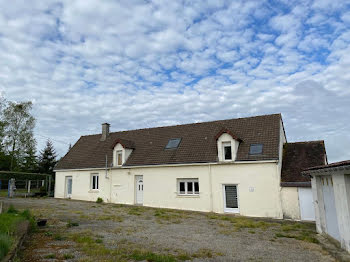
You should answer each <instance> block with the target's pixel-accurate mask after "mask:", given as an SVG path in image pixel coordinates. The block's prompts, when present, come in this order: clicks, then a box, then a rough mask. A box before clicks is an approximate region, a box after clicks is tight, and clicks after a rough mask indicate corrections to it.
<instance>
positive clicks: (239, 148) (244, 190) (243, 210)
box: [55, 114, 309, 218]
mask: <svg viewBox="0 0 350 262" xmlns="http://www.w3.org/2000/svg"><path fill="white" fill-rule="evenodd" d="M285 144H286V135H285V131H284V127H283V121H282V117H281V115H280V114H273V115H263V116H256V117H248V118H238V119H229V120H220V121H212V122H203V123H194V124H185V125H176V126H166V127H156V128H146V129H138V130H130V131H122V132H113V133H110V132H109V124H107V123H105V124H102V134H97V135H89V136H82V137H81V138H80V139H79V140H78V141H77V142H76V144H75V145H74V146H73V147H72V148H71V150H70V151H69V152H68V153H67V155H66V156H64V157H63V158H62V160H61V161H59V163H58V164H57V166H56V168H55V172H56V183H55V197H56V198H72V199H80V200H88V201H96V199H97V198H98V197H101V198H102V199H103V200H104V201H105V202H112V203H121V204H136V205H145V206H150V207H162V208H174V209H187V210H196V211H205V212H217V213H224V212H228V213H238V214H241V215H244V216H255V217H271V218H283V217H284V214H283V206H286V205H284V203H282V202H283V200H285V198H286V197H284V198H282V194H283V191H282V187H281V171H282V162H283V146H284V145H285ZM291 160H293V159H291ZM293 161H294V160H293ZM291 165H292V164H291ZM306 167H309V166H306ZM300 175H301V174H300ZM295 177H297V176H295ZM297 179H299V178H297ZM289 182H299V180H296V181H289ZM288 201H289V203H288V204H289V205H290V206H297V202H298V195H297V194H290V196H289V198H288ZM299 216H300V215H299Z"/></svg>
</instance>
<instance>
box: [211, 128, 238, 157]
mask: <svg viewBox="0 0 350 262" xmlns="http://www.w3.org/2000/svg"><path fill="white" fill-rule="evenodd" d="M215 139H216V143H217V149H218V160H219V162H224V161H227V162H233V161H236V157H237V152H238V147H239V143H240V142H242V140H241V139H240V138H238V137H237V136H235V135H234V134H233V133H232V132H231V131H230V130H228V129H227V128H223V129H222V130H221V131H220V132H219V133H218V134H217V135H216V136H215Z"/></svg>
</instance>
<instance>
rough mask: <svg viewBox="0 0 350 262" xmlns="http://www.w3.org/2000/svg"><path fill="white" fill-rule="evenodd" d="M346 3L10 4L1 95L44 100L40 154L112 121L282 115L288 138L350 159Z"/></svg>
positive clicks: (39, 109) (3, 18)
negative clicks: (319, 142)
mask: <svg viewBox="0 0 350 262" xmlns="http://www.w3.org/2000/svg"><path fill="white" fill-rule="evenodd" d="M342 2H343V1H334V0H332V1H314V2H312V3H311V2H310V1H304V2H303V3H290V2H289V1H285V2H284V3H283V2H281V3H280V5H272V4H271V3H268V2H267V1H234V2H232V1H210V2H209V3H207V2H205V1H199V0H198V1H193V2H191V3H190V2H186V3H181V2H179V1H170V2H169V1H168V2H164V1H148V2H141V1H135V2H133V1H120V2H113V1H102V2H101V1H94V0H89V1H86V0H81V1H57V2H50V3H48V2H45V1H33V2H31V5H30V6H29V5H28V4H27V2H25V1H22V2H18V1H16V4H11V5H9V4H8V3H7V2H5V1H0V5H1V7H2V9H1V12H0V28H1V29H0V68H1V69H0V92H1V93H4V95H5V96H6V97H7V98H8V99H11V100H32V101H35V103H34V114H35V116H36V118H37V120H38V121H37V123H38V124H37V128H36V133H37V139H38V141H39V147H42V146H43V144H44V142H45V137H51V138H52V139H54V142H55V141H56V142H55V145H56V147H57V149H58V151H59V153H60V155H63V154H64V153H65V152H66V150H67V148H68V144H69V143H74V142H75V141H76V140H77V138H78V137H79V136H80V135H84V134H91V133H98V132H100V126H99V124H100V123H102V122H104V121H109V122H111V124H112V130H126V129H132V128H142V127H151V126H159V125H169V124H178V123H186V122H194V121H205V120H214V119H223V118H233V117H242V116H247V115H254V114H265V113H275V112H282V113H283V116H284V123H285V125H286V132H287V135H288V138H289V140H290V141H292V140H310V139H326V145H327V150H328V154H329V159H330V160H341V159H346V158H348V159H349V158H350V153H349V152H345V151H342V150H338V148H339V147H340V146H341V145H342V144H344V143H348V144H349V143H350V137H349V134H348V132H347V130H348V129H349V128H350V126H349V124H348V121H347V120H346V119H345V116H344V112H347V111H349V103H348V100H349V97H350V93H349V91H348V90H349V88H348V83H349V80H350V79H349V77H348V75H349V74H348V73H347V69H348V68H349V66H350V65H349V60H350V55H349V54H350V50H349V48H348V46H349V42H350V41H349V39H350V37H349V36H350V30H349V27H348V23H349V19H348V18H349V10H348V8H347V7H345V6H344V5H342ZM333 13H336V15H333ZM329 126H332V128H331V129H330V128H329ZM337 130H338V131H337ZM62 142H63V143H62Z"/></svg>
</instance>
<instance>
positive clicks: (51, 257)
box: [45, 254, 56, 259]
mask: <svg viewBox="0 0 350 262" xmlns="http://www.w3.org/2000/svg"><path fill="white" fill-rule="evenodd" d="M45 258H48V259H54V258H56V255H55V254H48V255H46V256H45Z"/></svg>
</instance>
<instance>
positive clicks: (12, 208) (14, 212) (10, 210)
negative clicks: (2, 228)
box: [7, 205, 18, 214]
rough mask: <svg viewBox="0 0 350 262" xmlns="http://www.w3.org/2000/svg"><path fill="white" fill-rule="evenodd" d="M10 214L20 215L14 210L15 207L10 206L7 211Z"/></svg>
mask: <svg viewBox="0 0 350 262" xmlns="http://www.w3.org/2000/svg"><path fill="white" fill-rule="evenodd" d="M7 213H8V214H18V211H17V210H16V209H15V208H14V206H13V205H10V207H9V209H8V210H7Z"/></svg>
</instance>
